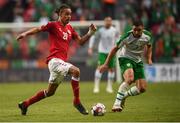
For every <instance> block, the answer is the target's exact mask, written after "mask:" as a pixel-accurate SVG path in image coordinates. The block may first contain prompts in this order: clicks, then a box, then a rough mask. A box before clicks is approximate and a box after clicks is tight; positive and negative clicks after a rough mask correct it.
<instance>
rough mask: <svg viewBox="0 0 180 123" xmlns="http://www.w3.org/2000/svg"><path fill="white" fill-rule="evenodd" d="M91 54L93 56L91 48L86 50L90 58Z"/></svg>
mask: <svg viewBox="0 0 180 123" xmlns="http://www.w3.org/2000/svg"><path fill="white" fill-rule="evenodd" d="M92 54H93V50H92V48H89V49H88V55H89V56H92Z"/></svg>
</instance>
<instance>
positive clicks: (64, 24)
mask: <svg viewBox="0 0 180 123" xmlns="http://www.w3.org/2000/svg"><path fill="white" fill-rule="evenodd" d="M58 21H59V22H60V24H62V25H63V26H66V23H63V22H62V20H61V19H60V18H59V19H58Z"/></svg>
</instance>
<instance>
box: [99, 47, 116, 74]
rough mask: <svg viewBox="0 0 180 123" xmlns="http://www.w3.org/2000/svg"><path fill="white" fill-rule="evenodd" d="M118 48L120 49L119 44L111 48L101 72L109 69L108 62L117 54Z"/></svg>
mask: <svg viewBox="0 0 180 123" xmlns="http://www.w3.org/2000/svg"><path fill="white" fill-rule="evenodd" d="M118 49H119V48H118V46H115V47H114V48H112V49H111V51H110V53H109V54H108V57H107V58H106V61H105V63H104V64H103V65H101V66H100V68H99V69H100V72H101V73H102V72H104V71H105V70H107V69H108V64H109V62H110V60H111V59H112V57H113V56H114V55H115V54H116V52H117V51H118Z"/></svg>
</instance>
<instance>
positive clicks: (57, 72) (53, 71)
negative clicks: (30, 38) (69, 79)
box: [48, 58, 72, 84]
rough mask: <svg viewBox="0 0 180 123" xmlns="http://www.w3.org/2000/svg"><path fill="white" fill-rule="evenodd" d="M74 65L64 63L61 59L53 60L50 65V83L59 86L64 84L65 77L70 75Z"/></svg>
mask: <svg viewBox="0 0 180 123" xmlns="http://www.w3.org/2000/svg"><path fill="white" fill-rule="evenodd" d="M71 66H72V64H70V63H67V62H64V61H63V60H61V59H58V58H53V59H51V60H50V61H49V63H48V68H49V72H50V77H49V83H54V84H58V83H60V82H62V80H63V79H64V76H66V75H67V74H68V71H69V69H70V67H71Z"/></svg>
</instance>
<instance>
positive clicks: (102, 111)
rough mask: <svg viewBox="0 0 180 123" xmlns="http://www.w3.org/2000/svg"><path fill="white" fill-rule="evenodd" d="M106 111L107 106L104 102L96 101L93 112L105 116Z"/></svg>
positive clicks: (95, 114) (94, 114)
mask: <svg viewBox="0 0 180 123" xmlns="http://www.w3.org/2000/svg"><path fill="white" fill-rule="evenodd" d="M105 112H106V107H105V105H104V104H102V103H96V104H94V105H93V106H92V108H91V113H92V115H93V116H103V115H104V114H105Z"/></svg>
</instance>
